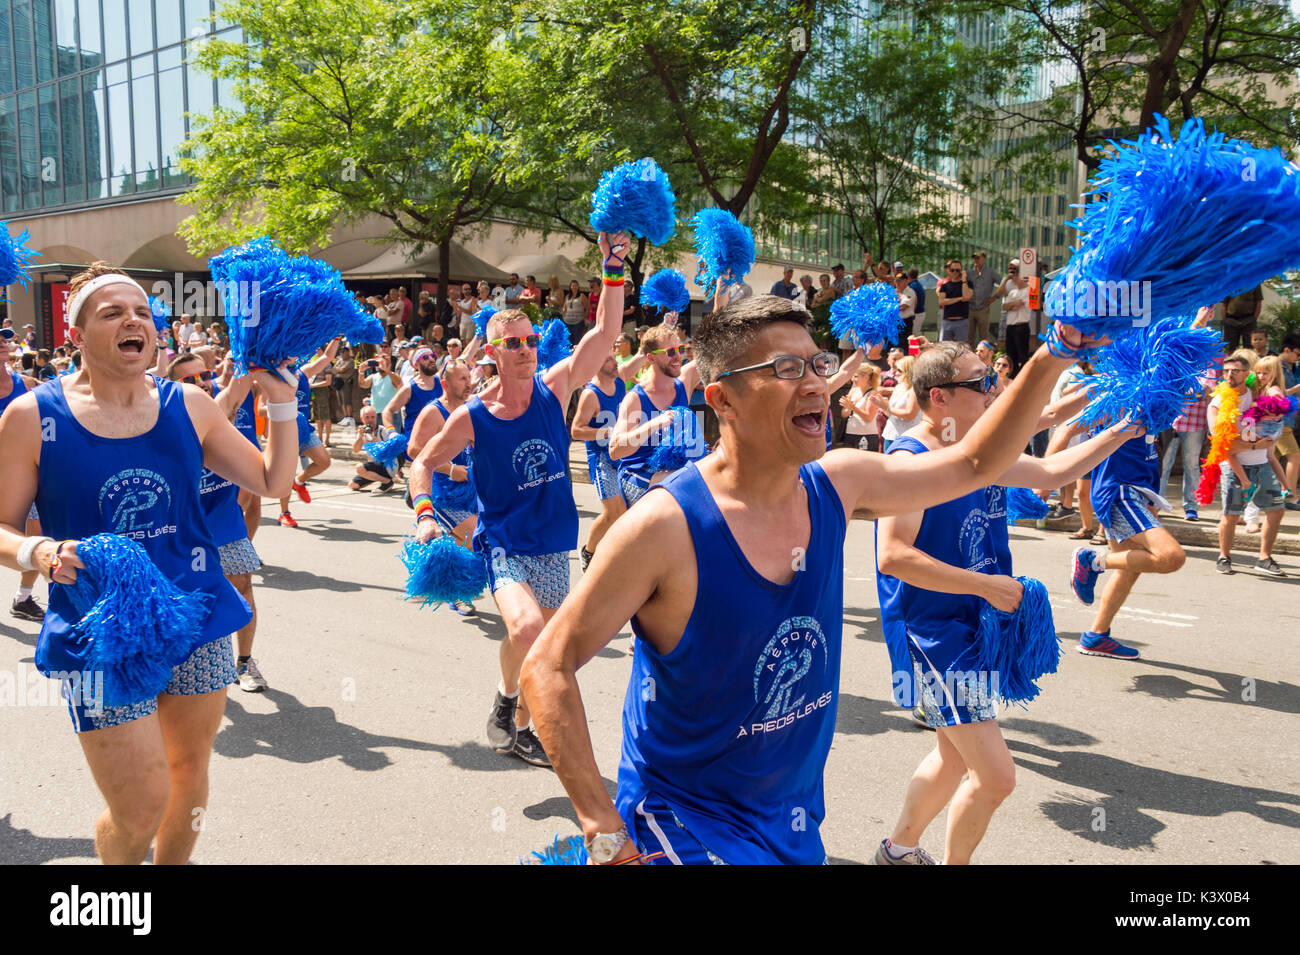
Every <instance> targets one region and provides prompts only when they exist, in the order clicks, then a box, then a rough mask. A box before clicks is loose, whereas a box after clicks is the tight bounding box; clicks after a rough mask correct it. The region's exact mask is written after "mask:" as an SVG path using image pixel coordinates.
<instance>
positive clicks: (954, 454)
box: [522, 295, 1078, 863]
mask: <svg viewBox="0 0 1300 955" xmlns="http://www.w3.org/2000/svg"><path fill="white" fill-rule="evenodd" d="M811 320H812V316H811V315H810V314H809V313H808V312H807V311H805V310H804V309H802V308H801V307H799V306H798V305H796V304H795V303H793V302H791V301H789V300H787V299H781V298H778V297H776V296H772V295H758V296H753V297H752V298H746V299H743V300H741V301H739V302H736V303H733V304H731V305H728V306H727V307H725V308H723V309H721V310H719V311H718V312H716V313H715V314H714V315H713V317H712V318H711V319H709V320H708V321H706V322H704V323H703V325H702V327H701V328H700V329H699V330H698V332H697V334H696V337H695V355H696V361H697V363H698V365H699V368H700V378H701V380H702V381H703V382H704V383H705V391H704V395H705V400H707V401H708V403H709V406H710V407H711V408H712V409H713V410H714V412H715V413H716V414H717V417H718V421H719V426H720V428H721V431H722V440H721V449H720V450H719V451H716V452H714V453H713V454H711V455H709V456H708V457H706V458H705V459H704V460H703V461H701V462H700V463H699V464H692V465H688V466H687V467H685V468H683V469H682V470H680V471H678V472H676V473H675V474H674V475H673V476H672V477H671V478H669V479H668V481H667V482H665V483H664V484H663V485H662V486H661V487H662V489H663V490H662V492H658V491H657V490H656V491H651V492H650V493H647V494H646V496H645V498H644V499H643V500H642V501H641V502H639V503H638V504H637V505H636V506H635V507H633V508H630V509H629V510H628V513H627V514H626V515H624V517H622V518H621V519H620V520H619V521H618V523H617V524H615V525H614V527H613V528H612V529H611V530H610V532H609V533H608V534H607V535H606V536H605V540H604V541H603V542H602V544H601V547H600V550H599V551H598V552H597V554H596V557H595V559H594V560H593V561H592V562H591V569H590V570H589V571H588V573H586V574H584V575H583V577H582V579H581V580H579V582H578V585H577V587H576V588H575V589H574V591H573V593H572V594H571V595H570V597H569V599H568V600H566V601H565V603H564V606H562V607H561V608H560V612H559V613H558V614H556V615H555V618H554V619H553V620H552V621H551V622H550V623H549V624H548V625H547V627H546V629H545V631H544V632H543V633H542V635H541V637H540V638H539V640H538V641H537V643H536V645H535V646H534V647H533V650H532V652H531V653H530V654H529V656H528V659H527V661H526V663H525V666H524V670H523V675H522V682H523V688H524V693H525V694H526V695H527V696H528V698H529V700H530V701H532V706H533V712H534V719H535V721H536V723H537V726H538V729H539V732H540V735H541V737H542V739H543V740H544V741H545V743H546V747H547V752H548V753H549V754H550V756H551V759H552V761H553V763H554V767H555V770H556V773H557V774H558V775H559V776H560V779H561V781H562V782H563V783H564V787H565V789H566V791H567V792H568V794H569V797H570V798H571V799H572V801H573V805H574V808H575V810H576V811H577V815H578V820H579V823H580V824H581V826H582V829H583V833H584V835H585V837H586V839H587V845H588V854H589V856H590V858H591V859H592V860H593V861H596V862H622V861H656V862H700V863H709V862H741V863H753V862H786V863H790V862H793V863H821V862H823V861H825V859H826V852H825V849H824V848H823V845H822V839H821V823H822V819H823V816H824V814H825V803H824V798H823V792H822V771H823V768H824V767H825V763H826V756H827V754H828V753H829V751H830V745H831V740H832V737H833V735H834V728H835V712H836V706H837V700H838V695H839V685H838V684H839V660H840V636H841V629H842V625H843V612H844V605H843V593H842V590H843V580H844V566H843V564H844V555H843V541H844V535H845V530H846V525H847V519H848V517H849V516H851V515H852V514H853V512H854V511H855V510H865V511H866V512H867V513H868V514H869V515H871V516H884V515H888V514H894V513H901V512H905V511H914V510H918V509H922V508H926V507H930V506H931V505H934V504H938V503H940V502H942V501H944V500H948V499H951V498H954V497H958V496H961V495H963V494H969V493H970V492H972V491H974V490H976V489H978V488H981V487H983V486H984V485H986V484H988V483H989V482H990V481H992V480H994V479H995V478H996V477H998V476H999V475H1000V474H1002V473H1003V472H1004V471H1006V470H1007V469H1008V468H1009V467H1010V466H1011V465H1012V464H1014V463H1015V461H1016V460H1017V459H1018V457H1019V452H1020V449H1021V448H1023V447H1024V446H1025V443H1026V442H1027V441H1028V440H1029V436H1030V433H1031V430H1032V428H1033V427H1034V426H1035V425H1036V424H1037V421H1038V415H1039V411H1040V409H1041V408H1042V406H1043V404H1044V403H1045V402H1046V400H1047V397H1048V394H1049V392H1050V391H1051V387H1052V384H1053V383H1054V382H1055V380H1056V377H1057V375H1058V374H1059V373H1060V370H1061V369H1062V368H1063V367H1064V366H1065V365H1066V364H1067V359H1064V358H1057V357H1055V356H1054V355H1053V354H1052V353H1051V352H1049V350H1048V349H1041V350H1040V351H1039V353H1038V354H1037V355H1036V356H1035V357H1034V359H1033V360H1031V361H1030V362H1029V364H1027V365H1026V366H1025V370H1024V371H1023V372H1022V373H1021V376H1020V377H1019V378H1018V379H1017V381H1016V382H1015V384H1014V385H1013V386H1012V388H1011V390H1010V391H1009V392H1008V397H1007V398H1005V399H1002V400H1000V401H999V402H998V403H997V405H995V406H994V408H992V409H991V410H990V412H989V413H988V414H987V415H985V417H984V418H983V419H982V420H981V421H980V422H978V423H977V424H976V425H975V427H973V428H972V429H971V432H970V434H968V435H967V436H966V438H965V439H964V440H962V441H960V442H957V443H956V444H954V445H952V446H950V447H946V448H942V449H940V450H937V451H934V452H932V453H930V454H928V455H924V456H916V457H911V456H907V455H902V456H896V457H886V456H885V455H879V454H863V453H861V452H860V451H857V450H849V449H840V450H836V451H831V452H827V451H826V436H825V423H826V415H827V414H828V413H829V393H828V392H827V390H826V379H827V378H829V377H830V376H831V375H833V374H834V373H835V371H836V369H837V368H838V364H839V359H838V356H836V355H833V354H826V353H822V352H820V351H819V350H818V348H817V346H816V344H815V343H814V342H813V340H812V337H811V336H810V335H809V333H808V330H807V325H808V323H809V322H810V321H811ZM1058 335H1059V336H1065V335H1069V336H1070V337H1071V338H1073V339H1075V341H1073V342H1071V344H1072V345H1074V346H1075V347H1077V345H1078V341H1077V333H1075V332H1073V331H1072V330H1069V329H1062V330H1061V331H1060V332H1058ZM1054 347H1055V349H1056V350H1057V351H1064V350H1065V349H1064V347H1063V346H1062V345H1061V344H1059V343H1057V344H1055V346H1054ZM819 458H820V459H821V460H820V461H818V459H819ZM629 620H631V621H632V627H633V631H634V633H635V634H636V637H637V639H636V643H635V650H634V655H633V663H632V667H633V672H632V677H631V680H630V681H629V684H628V692H627V697H626V700H625V703H624V708H623V757H622V761H621V765H620V767H619V774H618V775H619V791H618V795H617V802H615V801H614V800H611V799H610V797H609V795H608V794H607V792H606V790H605V785H604V782H603V780H602V778H601V775H600V771H599V769H598V768H597V765H596V760H595V757H594V755H593V753H592V749H591V739H590V735H589V734H588V732H587V725H586V719H585V717H584V715H583V704H582V698H581V695H580V693H579V691H578V683H577V678H576V670H577V668H578V667H579V666H580V665H581V664H583V663H585V662H586V661H587V660H590V659H591V658H592V657H593V656H595V655H596V653H597V652H598V651H599V650H600V648H601V647H602V646H604V645H605V644H606V643H608V642H609V640H610V639H611V637H612V636H613V635H614V634H616V633H618V632H619V630H620V629H621V628H622V627H623V625H624V624H625V623H627V622H628V621H629Z"/></svg>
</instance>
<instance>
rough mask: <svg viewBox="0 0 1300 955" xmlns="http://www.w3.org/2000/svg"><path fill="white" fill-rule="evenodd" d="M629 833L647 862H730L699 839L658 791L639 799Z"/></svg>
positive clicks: (660, 863) (711, 863)
mask: <svg viewBox="0 0 1300 955" xmlns="http://www.w3.org/2000/svg"><path fill="white" fill-rule="evenodd" d="M628 822H629V824H628V829H627V831H628V835H629V836H631V837H632V841H634V842H635V843H636V846H637V850H638V851H639V852H640V853H641V854H642V855H643V856H645V858H643V859H642V860H641V861H642V863H644V864H646V865H726V864H727V863H726V862H724V861H723V860H722V859H720V858H719V857H718V856H716V855H714V854H713V853H712V852H710V851H709V850H708V849H706V848H705V847H704V846H703V844H702V843H701V842H700V841H699V840H698V839H696V838H695V837H694V836H693V835H691V833H690V832H689V831H688V830H687V828H686V827H685V826H684V825H682V821H681V820H680V819H678V818H677V813H675V812H673V811H672V810H671V809H670V808H668V806H667V805H666V804H664V802H663V801H662V800H660V799H659V798H658V797H656V796H654V795H649V796H646V797H645V798H644V799H642V800H641V801H640V802H639V803H637V806H636V810H635V811H634V812H633V814H632V819H631V820H630V821H628Z"/></svg>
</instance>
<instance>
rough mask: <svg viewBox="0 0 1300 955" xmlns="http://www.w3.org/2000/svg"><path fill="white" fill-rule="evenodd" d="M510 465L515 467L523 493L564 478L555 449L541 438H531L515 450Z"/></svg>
mask: <svg viewBox="0 0 1300 955" xmlns="http://www.w3.org/2000/svg"><path fill="white" fill-rule="evenodd" d="M510 463H511V464H512V465H513V466H514V469H515V476H516V477H517V478H519V481H520V484H519V490H521V491H525V490H528V489H529V488H534V487H539V486H541V485H542V484H545V483H546V482H547V481H554V480H555V479H556V478H560V477H564V468H563V467H562V466H559V463H560V462H559V459H558V458H557V456H556V454H555V449H554V448H552V447H551V446H550V444H549V443H548V442H546V441H543V440H542V439H541V438H529V439H528V440H527V441H525V442H523V443H522V444H520V445H519V447H517V448H515V451H514V454H512V455H511V456H510ZM557 467H558V473H556V472H557Z"/></svg>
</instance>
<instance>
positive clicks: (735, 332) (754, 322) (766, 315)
mask: <svg viewBox="0 0 1300 955" xmlns="http://www.w3.org/2000/svg"><path fill="white" fill-rule="evenodd" d="M774 322H794V323H795V324H796V325H798V326H800V327H801V328H807V327H808V325H809V324H810V323H811V322H812V315H810V314H809V313H808V311H807V310H806V309H804V308H801V307H800V306H798V305H796V304H795V303H794V301H792V300H791V299H788V298H782V297H780V296H779V295H751V296H749V297H748V298H743V299H741V300H740V301H739V302H733V303H731V304H730V305H727V306H726V307H724V308H720V309H718V310H717V311H716V312H714V313H713V315H711V316H710V317H709V318H707V319H706V320H705V321H704V322H703V323H702V324H701V325H700V329H699V331H697V332H696V333H695V362H696V367H697V368H698V369H699V371H700V381H702V382H704V384H706V385H709V384H712V383H713V382H714V381H716V380H717V378H718V375H720V374H722V373H723V372H724V371H728V370H729V366H730V365H731V364H732V363H734V362H735V360H736V359H737V358H738V357H740V356H741V355H743V354H744V353H745V352H747V351H748V350H749V349H750V348H752V347H753V345H754V340H755V339H756V338H757V337H758V333H759V332H760V331H761V330H762V329H763V328H764V326H767V325H771V324H773V323H774Z"/></svg>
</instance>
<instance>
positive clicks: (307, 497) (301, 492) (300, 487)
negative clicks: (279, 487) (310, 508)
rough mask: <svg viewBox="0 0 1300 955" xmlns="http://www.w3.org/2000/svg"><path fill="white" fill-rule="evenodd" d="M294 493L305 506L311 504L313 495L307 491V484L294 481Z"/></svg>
mask: <svg viewBox="0 0 1300 955" xmlns="http://www.w3.org/2000/svg"><path fill="white" fill-rule="evenodd" d="M293 492H294V493H295V494H297V495H298V500H300V501H302V502H303V503H304V504H310V503H311V493H310V492H309V491H308V490H307V485H306V484H299V483H298V482H297V481H294V482H293Z"/></svg>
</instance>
